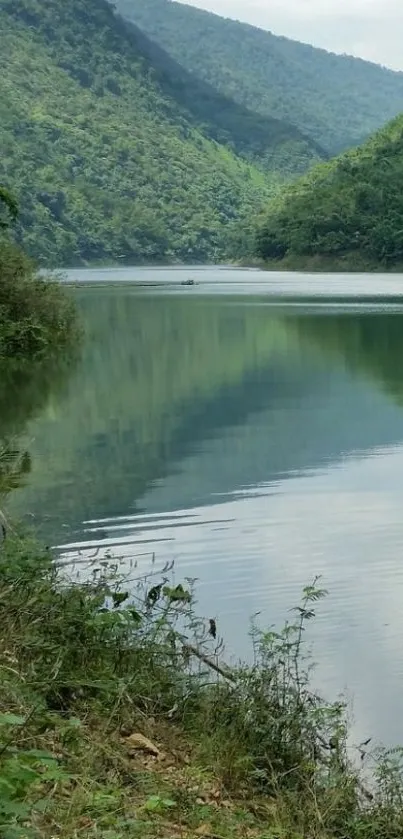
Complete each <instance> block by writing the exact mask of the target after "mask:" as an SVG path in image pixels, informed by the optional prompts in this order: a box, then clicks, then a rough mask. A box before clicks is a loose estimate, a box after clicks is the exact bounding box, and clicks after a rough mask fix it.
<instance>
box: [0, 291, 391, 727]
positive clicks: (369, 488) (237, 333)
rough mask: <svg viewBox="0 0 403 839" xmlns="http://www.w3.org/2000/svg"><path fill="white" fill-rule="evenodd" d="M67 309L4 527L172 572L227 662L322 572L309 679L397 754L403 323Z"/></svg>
mask: <svg viewBox="0 0 403 839" xmlns="http://www.w3.org/2000/svg"><path fill="white" fill-rule="evenodd" d="M77 298H78V300H79V303H80V306H81V308H82V311H83V314H84V318H85V321H86V323H87V326H88V340H87V343H86V346H85V348H84V354H83V359H82V361H81V364H80V366H79V368H78V369H77V371H76V372H75V374H74V376H73V377H72V378H71V380H70V381H69V383H68V385H67V388H66V393H65V394H64V397H63V399H59V397H56V398H53V399H51V400H50V401H49V402H48V405H47V408H46V410H45V411H44V412H43V415H42V416H41V418H40V420H38V421H35V422H32V423H31V424H30V427H29V435H30V437H31V438H32V440H33V442H32V446H31V447H30V450H31V452H32V455H33V472H32V476H31V478H30V481H29V484H28V486H26V487H24V488H23V489H21V490H19V491H18V492H16V493H15V494H14V496H13V498H12V499H11V503H12V506H13V508H14V510H16V511H17V510H18V512H29V513H31V514H33V515H34V516H35V517H36V520H37V521H38V523H39V525H40V526H41V528H42V531H43V533H44V535H45V536H46V538H47V539H50V540H51V541H53V542H55V543H58V544H59V545H60V544H61V543H62V544H63V545H64V550H65V551H66V552H67V555H68V558H69V559H71V558H72V557H75V559H76V560H77V561H79V562H82V561H83V560H85V559H86V557H87V556H88V552H90V551H92V550H93V549H94V548H97V547H99V546H102V547H103V548H106V547H110V548H112V549H114V550H116V551H117V552H118V553H119V554H120V555H123V556H125V557H127V561H128V562H129V561H130V558H131V557H132V556H133V555H135V556H136V557H138V562H139V565H140V567H144V568H146V567H147V565H148V563H149V557H150V554H151V552H155V553H156V556H157V560H158V561H160V562H161V564H163V563H164V562H165V561H166V560H167V559H168V560H171V559H174V560H175V562H176V573H177V576H178V579H180V578H181V577H182V576H183V575H185V574H186V575H189V576H197V577H199V578H200V586H199V588H198V590H199V596H200V608H201V610H202V611H203V612H205V611H208V612H210V611H211V612H212V613H214V614H215V615H216V616H217V618H218V620H219V626H220V628H221V631H222V632H223V633H224V634H225V636H226V638H227V639H228V653H229V654H230V653H232V654H233V655H241V654H245V653H246V643H245V637H246V628H247V625H248V619H249V616H250V615H251V614H252V613H254V612H255V611H257V610H261V612H262V615H263V616H264V620H265V622H270V621H274V622H277V621H279V620H281V619H282V618H283V616H284V614H286V612H287V609H288V607H289V606H290V605H292V604H293V603H294V602H295V600H296V599H297V598H298V593H299V589H300V588H301V587H302V585H304V584H305V583H306V582H307V581H309V580H310V579H311V578H312V577H313V576H314V575H315V574H317V573H319V574H323V575H324V581H325V585H326V586H327V587H328V588H329V589H330V590H331V598H330V599H329V600H328V602H327V603H326V604H325V605H324V607H323V608H322V610H321V617H320V619H319V622H318V630H317V632H316V636H315V637H316V649H317V654H318V657H319V659H320V679H321V680H324V681H326V683H327V684H328V686H329V687H330V688H331V691H332V694H334V693H335V692H337V691H338V690H339V689H341V688H343V687H344V686H345V685H348V687H349V688H350V689H351V690H352V691H353V692H354V694H355V697H356V710H357V719H358V720H359V724H360V725H359V731H360V734H361V733H362V735H363V736H365V735H366V734H368V733H369V734H372V733H373V732H374V731H375V732H376V733H378V734H379V735H380V736H382V737H383V738H384V739H386V740H391V741H394V740H396V739H401V740H402V741H403V724H402V723H401V722H400V715H399V714H398V702H399V695H400V690H401V687H402V684H403V683H402V680H403V672H402V667H401V664H400V649H399V644H400V633H401V632H402V631H403V620H402V617H401V613H402V610H401V609H400V603H403V570H401V567H402V566H401V563H400V552H401V548H402V544H403V522H402V519H401V509H402V503H403V480H402V474H403V473H402V467H403V413H402V408H401V395H402V377H403V373H402V372H401V366H400V358H401V354H402V348H403V347H402V344H403V314H402V312H401V311H399V310H396V309H395V310H393V312H392V310H388V311H385V310H383V309H379V310H377V309H376V307H375V306H372V307H371V310H370V311H368V310H366V311H365V310H362V309H360V308H359V309H358V311H357V313H355V314H353V313H352V312H351V309H350V310H348V311H347V312H344V313H343V311H341V310H340V307H339V308H338V310H335V309H334V307H331V306H329V307H328V309H326V308H324V307H323V306H322V307H321V309H320V310H319V311H317V312H316V313H314V310H313V308H312V306H307V307H303V306H299V307H298V308H295V307H289V308H288V307H282V308H280V307H272V306H270V305H258V303H260V300H259V299H258V298H251V299H245V300H243V301H240V299H239V297H237V298H233V297H232V296H227V297H225V298H219V297H215V298H208V297H202V296H201V295H199V296H194V297H193V296H192V297H189V295H185V296H179V295H176V296H175V295H165V296H159V295H157V294H155V293H153V294H143V293H141V292H140V291H139V290H138V289H133V288H130V287H129V288H123V289H122V288H107V287H105V288H103V289H85V288H83V289H79V290H77ZM266 303H267V301H266ZM44 511H45V514H44ZM386 624H388V625H386ZM385 685H386V686H387V692H388V700H387V713H386V714H384V708H385V707H386V706H385V702H383V700H382V694H383V693H384V687H385Z"/></svg>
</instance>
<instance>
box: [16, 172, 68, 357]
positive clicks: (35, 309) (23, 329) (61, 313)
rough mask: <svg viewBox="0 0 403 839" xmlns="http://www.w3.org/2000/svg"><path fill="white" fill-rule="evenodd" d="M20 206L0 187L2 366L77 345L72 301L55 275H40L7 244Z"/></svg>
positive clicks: (18, 252) (60, 352)
mask: <svg viewBox="0 0 403 839" xmlns="http://www.w3.org/2000/svg"><path fill="white" fill-rule="evenodd" d="M17 217H18V207H17V204H16V202H15V200H14V198H13V197H12V196H11V195H10V193H9V192H8V191H7V190H6V189H5V188H4V187H1V186H0V362H4V361H9V362H10V363H12V364H13V365H14V366H15V365H16V364H27V363H35V362H38V361H41V360H44V359H49V358H51V357H56V356H60V355H61V354H62V353H63V352H65V351H66V350H72V349H73V347H74V344H78V343H79V337H80V330H79V326H78V318H77V312H76V308H75V305H74V302H73V300H72V299H71V298H70V296H69V295H68V294H66V292H65V291H64V289H63V288H62V285H61V284H60V282H58V279H57V277H56V276H54V277H53V276H52V275H50V276H44V275H43V274H41V273H40V272H39V271H38V269H37V268H36V266H35V264H34V262H33V261H32V260H31V259H30V258H29V257H28V256H26V255H25V253H24V252H23V251H22V250H21V249H20V248H19V247H18V246H17V245H16V244H15V243H14V242H13V241H12V240H11V237H10V235H9V228H10V224H11V223H12V222H14V221H15V220H16V219H17Z"/></svg>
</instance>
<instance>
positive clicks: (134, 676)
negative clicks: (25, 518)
mask: <svg viewBox="0 0 403 839" xmlns="http://www.w3.org/2000/svg"><path fill="white" fill-rule="evenodd" d="M119 567H120V566H119V560H118V559H116V560H113V559H109V561H108V560H106V561H104V560H99V558H94V562H93V565H92V573H91V574H90V576H89V577H88V580H87V582H85V581H81V582H80V581H78V582H76V583H75V584H72V583H71V582H68V581H67V580H66V579H63V576H62V570H63V569H62V566H61V565H59V564H58V563H55V562H54V558H53V557H52V556H51V554H50V552H49V551H47V550H45V551H44V550H41V549H40V547H38V545H37V544H36V543H35V542H33V541H31V540H30V539H29V538H28V536H25V537H23V538H21V537H15V538H9V539H7V540H6V542H5V543H3V547H2V549H1V552H0V571H1V574H0V616H1V621H2V628H3V630H2V636H1V639H0V675H1V680H0V739H1V740H2V744H3V745H2V748H0V786H1V785H2V788H3V790H4V789H5V788H7V795H8V797H9V801H10V802H11V804H10V807H9V808H8V809H7V808H6V809H7V813H6V816H5V817H4V814H3V821H4V818H6V822H5V823H6V825H7V826H9V825H11V826H12V827H13V828H14V829H15V831H18V830H20V833H18V832H14V833H12V832H9V833H8V834H7V833H6V832H4V833H3V834H2V835H5V836H6V835H8V836H10V837H11V836H12V837H14V836H18V835H20V836H22V835H29V831H31V832H32V835H33V836H41V837H44V838H45V837H50V836H54V835H56V833H57V835H58V836H60V837H71V836H73V835H76V832H77V834H78V832H80V831H81V830H83V831H85V835H86V836H88V837H95V836H96V837H102V839H107V838H108V839H111V837H112V836H114V837H117V836H125V835H126V831H128V833H127V835H130V836H132V837H133V836H137V835H139V836H142V837H146V838H147V839H148V837H150V839H151V837H155V836H158V835H160V832H159V831H160V829H163V830H164V835H167V832H168V833H169V835H171V832H170V831H171V829H172V831H173V833H172V835H174V831H175V825H177V824H178V823H179V824H181V826H182V828H181V835H185V836H189V837H190V836H194V835H216V834H217V835H221V836H224V837H225V836H245V835H247V836H249V835H250V836H265V837H268V839H274V837H278V836H290V837H291V836H292V837H293V839H301V837H303V836H308V835H309V836H312V837H318V839H319V837H325V836H326V837H329V839H330V837H335V839H336V838H337V837H342V836H343V837H348V839H362V838H363V837H365V838H366V839H367V838H368V837H369V839H372V837H373V839H375V836H379V835H382V837H383V839H394V837H397V836H400V835H401V830H402V828H403V824H402V816H401V813H402V808H401V800H402V774H401V773H402V769H401V761H400V753H399V752H397V751H396V752H391V753H380V754H379V755H374V759H375V760H376V770H375V775H374V781H373V785H372V786H373V789H372V792H371V791H369V790H366V789H365V786H364V783H363V780H362V779H361V778H360V775H359V774H358V770H355V769H354V768H353V767H352V765H351V763H350V759H349V756H348V752H347V746H346V737H347V726H346V718H345V709H344V706H343V704H342V703H340V702H337V703H335V704H327V703H326V702H324V701H323V700H322V699H321V698H320V697H318V696H317V694H316V693H315V692H314V691H313V690H312V688H311V687H310V674H311V669H312V668H311V661H310V659H309V656H308V655H307V652H306V641H305V631H306V628H307V626H308V624H309V622H310V621H311V620H313V619H314V617H315V611H316V606H317V603H318V601H320V599H321V598H322V597H323V595H324V592H323V591H322V590H321V589H319V588H318V586H317V581H314V583H313V584H312V585H310V586H307V587H306V588H305V590H304V593H303V599H302V602H301V605H300V606H298V607H297V608H296V609H295V610H294V614H295V620H292V621H291V622H290V623H287V624H286V625H285V626H284V628H283V629H282V630H280V631H278V632H277V631H274V630H270V631H268V632H262V631H260V630H258V629H257V628H255V629H254V634H253V640H254V650H255V660H254V662H253V663H252V665H249V666H242V667H237V668H235V669H233V670H232V671H228V670H226V669H225V666H224V665H223V664H222V662H220V660H219V659H218V662H219V667H221V670H222V674H223V675H222V676H220V677H219V678H217V680H215V679H214V678H213V673H212V671H211V669H210V668H209V666H208V663H209V661H210V657H209V656H211V655H213V657H214V652H215V650H214V648H212V647H211V645H212V644H213V641H212V640H211V639H210V641H208V640H207V639H208V631H207V628H206V625H205V622H204V621H200V620H199V619H197V618H196V615H195V613H194V605H193V599H192V597H191V596H190V595H191V592H189V591H187V590H186V589H184V588H182V587H181V586H173V585H166V584H164V582H163V580H161V581H159V580H158V579H153V578H149V579H144V580H140V579H136V575H135V569H134V566H133V571H132V576H131V578H130V577H127V576H126V577H125V578H123V577H122V576H121V574H120V571H119ZM168 574H169V571H168ZM179 591H180V592H181V594H182V593H185V592H186V591H187V593H188V595H189V596H187V597H183V596H177V592H179ZM194 650H196V658H195V659H194V661H196V664H197V663H199V664H198V666H195V664H194V661H193V662H191V661H189V656H192V654H193V651H194ZM214 661H217V658H216V657H214ZM136 730H137V731H139V730H142V731H143V732H145V734H146V735H147V736H148V737H152V738H153V739H154V741H155V740H156V741H157V742H158V743H159V744H161V743H163V744H164V747H165V751H167V752H168V753H169V754H170V755H171V756H172V757H171V760H172V759H173V762H171V763H169V765H168V766H165V769H164V765H165V763H166V759H167V756H166V755H165V758H162V757H161V758H159V757H157V759H156V758H153V759H152V758H147V757H146V756H143V757H141V756H140V755H139V754H138V753H137V752H136V751H134V753H133V750H132V749H130V737H131V732H135V731H136ZM178 744H179V752H178V754H179V758H174V757H173V755H174V754H175V753H176V752H177V751H178ZM184 757H186V761H184V760H183V758H184ZM184 766H185V769H184V768H183V767H184ZM186 766H187V767H188V768H186ZM5 800H6V799H4V798H3V799H2V806H3V810H4V801H5ZM206 823H207V824H208V825H209V826H210V832H208V830H207V828H206ZM183 827H184V829H185V832H184V833H183ZM214 828H215V829H214ZM245 831H246V832H245ZM249 831H250V832H249ZM377 831H378V833H377Z"/></svg>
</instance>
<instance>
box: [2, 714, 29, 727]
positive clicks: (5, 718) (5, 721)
mask: <svg viewBox="0 0 403 839" xmlns="http://www.w3.org/2000/svg"><path fill="white" fill-rule="evenodd" d="M26 719H27V718H26V717H23V716H21V715H20V714H0V725H25V723H26Z"/></svg>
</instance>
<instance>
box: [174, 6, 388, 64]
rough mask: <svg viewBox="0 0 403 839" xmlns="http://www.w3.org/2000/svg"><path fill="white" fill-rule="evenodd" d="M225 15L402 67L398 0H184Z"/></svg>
mask: <svg viewBox="0 0 403 839" xmlns="http://www.w3.org/2000/svg"><path fill="white" fill-rule="evenodd" d="M184 2H187V3H189V4H191V5H192V6H198V7H199V8H201V9H208V10H209V11H211V12H216V13H217V14H219V15H223V16H224V17H231V18H235V19H236V20H242V21H245V22H246V23H252V24H253V25H255V26H260V27H261V28H262V29H269V30H270V31H272V32H274V34H275V35H287V36H288V37H289V38H294V39H296V40H299V41H305V42H306V43H309V44H314V45H315V46H318V47H324V48H325V49H328V50H332V51H333V52H338V53H343V52H345V53H348V54H349V55H357V56H360V57H361V58H366V59H368V60H369V61H376V62H377V63H378V64H384V65H386V66H387V67H392V68H393V69H395V70H403V0H184Z"/></svg>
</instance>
